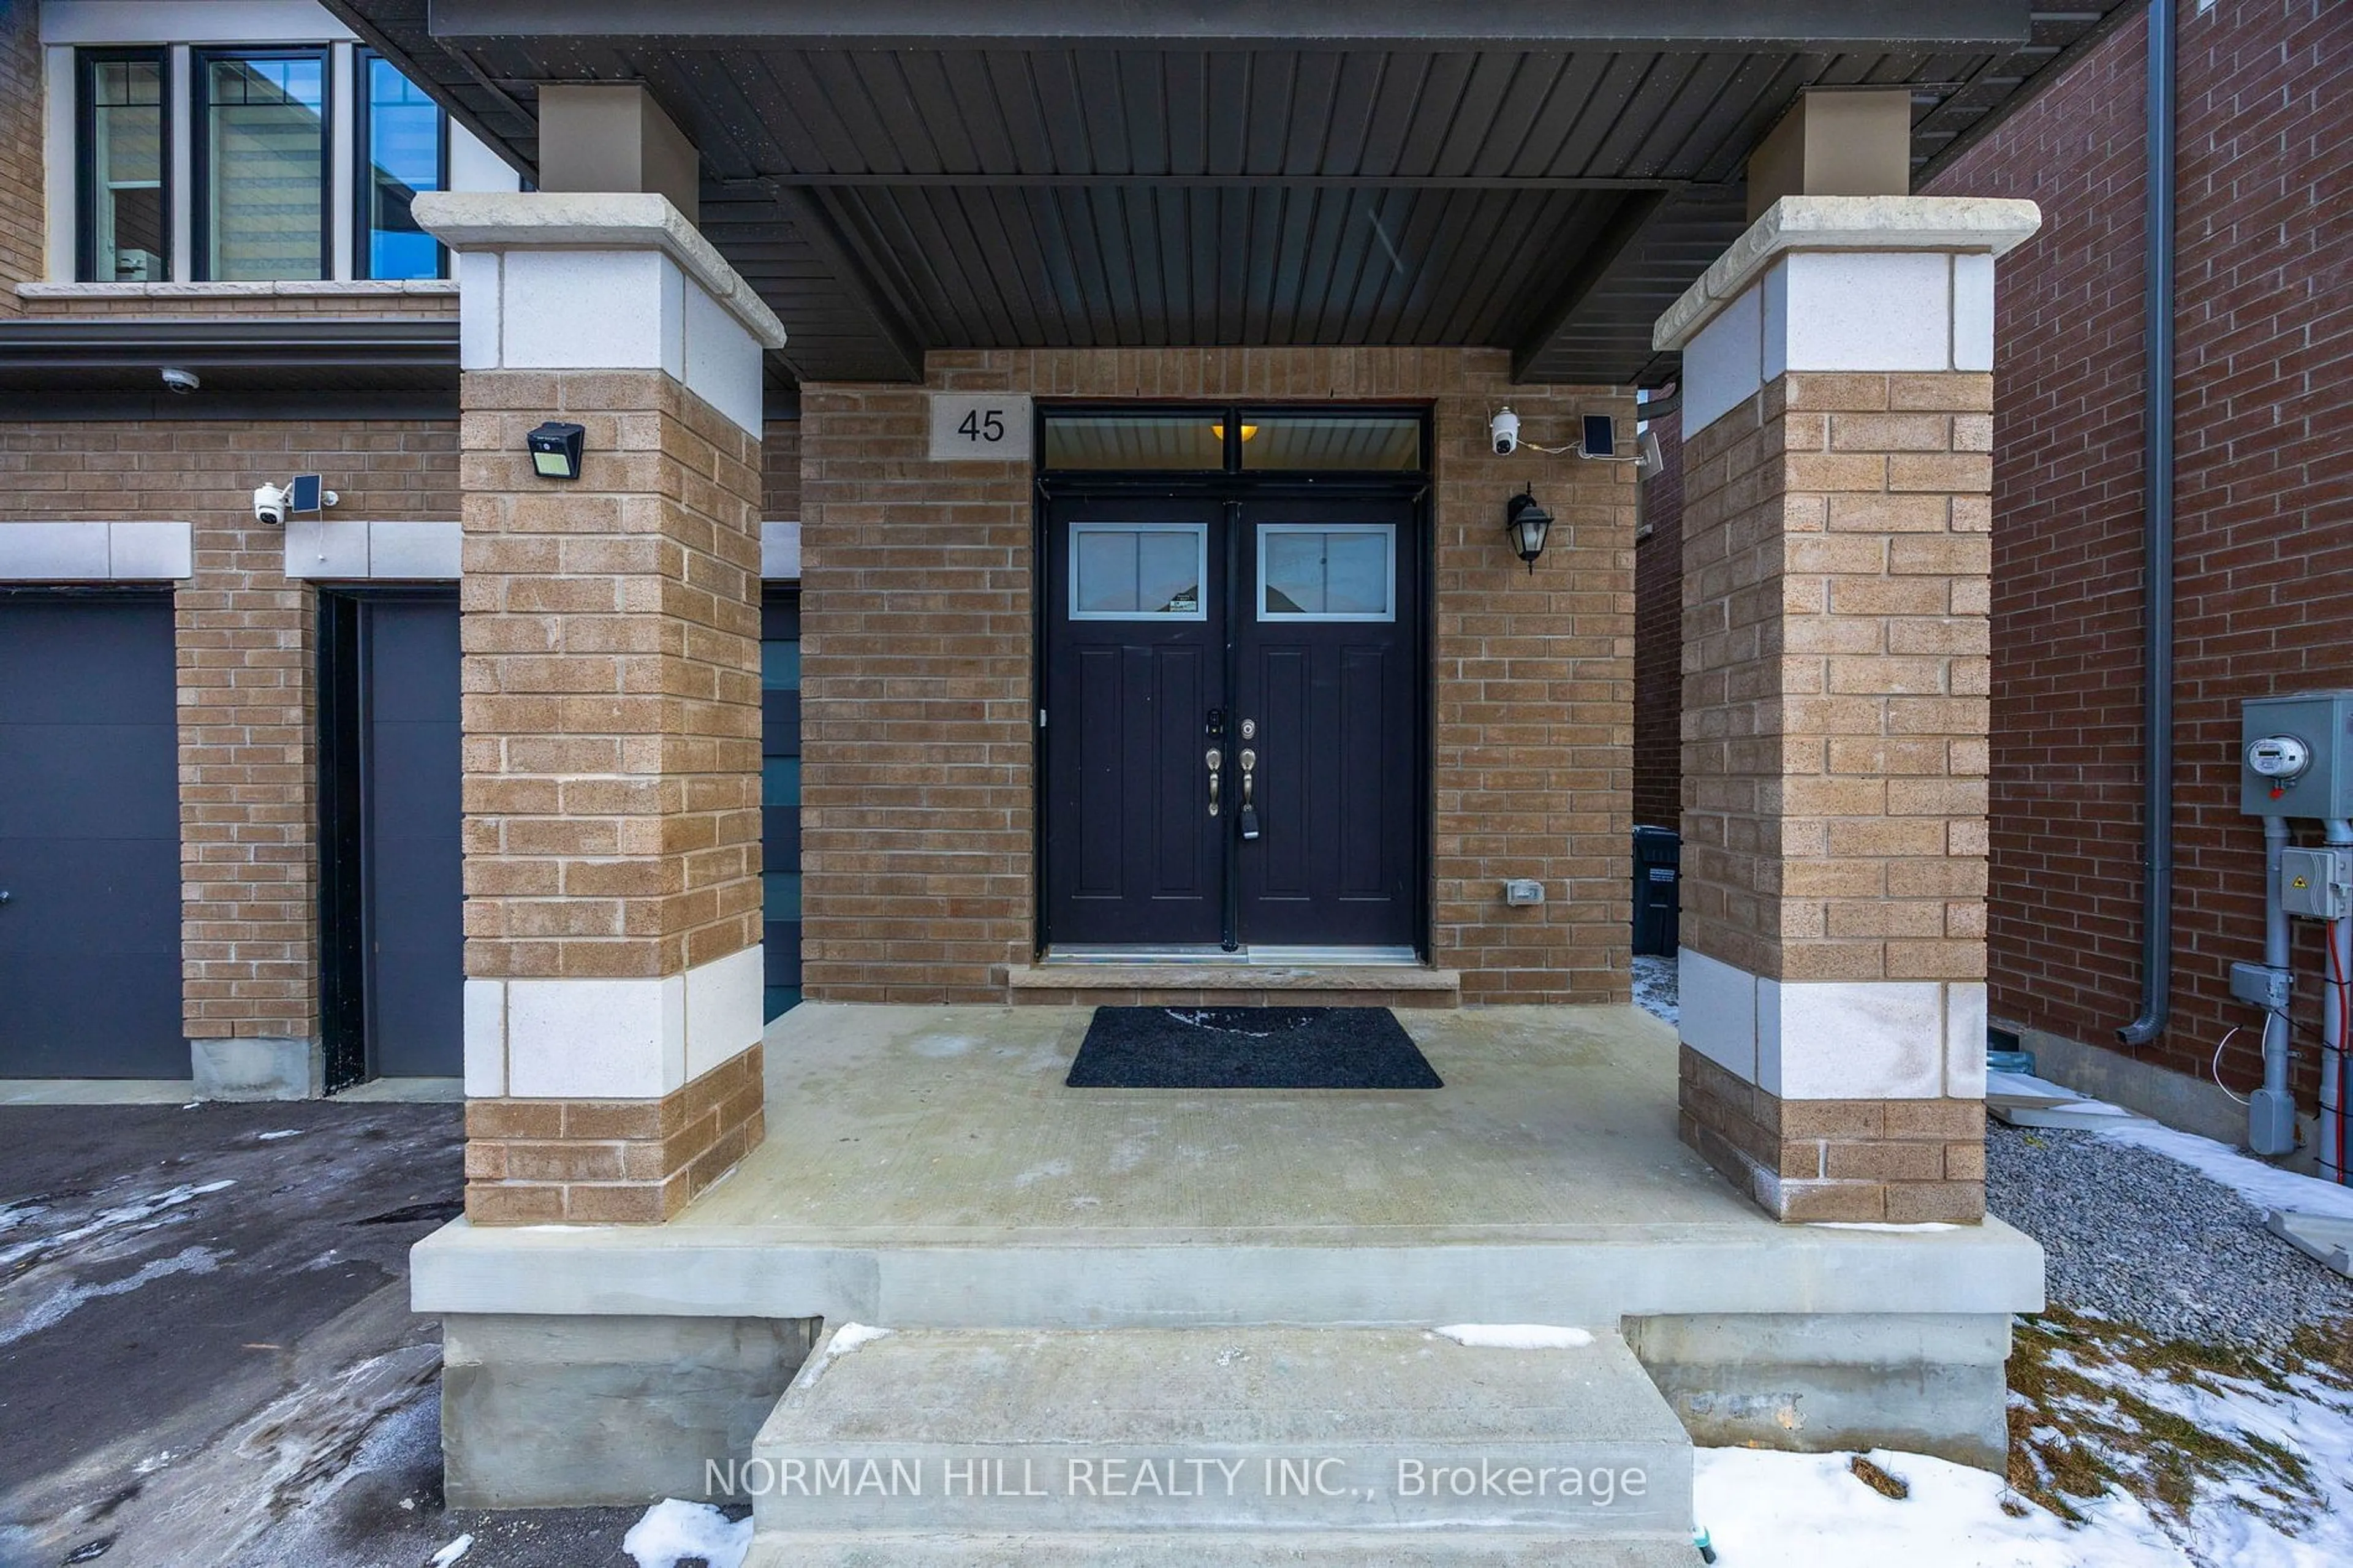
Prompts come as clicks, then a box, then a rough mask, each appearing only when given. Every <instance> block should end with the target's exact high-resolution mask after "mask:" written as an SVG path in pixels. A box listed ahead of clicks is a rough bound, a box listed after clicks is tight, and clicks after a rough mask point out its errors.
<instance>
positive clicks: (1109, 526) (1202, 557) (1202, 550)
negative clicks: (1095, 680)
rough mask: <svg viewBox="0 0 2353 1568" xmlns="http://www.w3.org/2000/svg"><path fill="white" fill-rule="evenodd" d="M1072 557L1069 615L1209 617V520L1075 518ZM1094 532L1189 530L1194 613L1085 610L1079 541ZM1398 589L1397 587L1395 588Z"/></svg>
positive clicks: (1136, 621)
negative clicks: (1194, 574)
mask: <svg viewBox="0 0 2353 1568" xmlns="http://www.w3.org/2000/svg"><path fill="white" fill-rule="evenodd" d="M1070 533H1071V537H1070V543H1069V546H1068V548H1069V551H1070V559H1069V561H1068V563H1067V566H1066V571H1067V574H1068V575H1069V577H1070V589H1069V593H1068V595H1067V596H1068V598H1069V600H1070V604H1069V605H1068V611H1069V615H1070V617H1071V620H1073V621H1125V622H1128V623H1130V624H1132V625H1143V626H1191V625H1198V624H1199V623H1202V622H1206V621H1207V620H1208V618H1209V525H1208V523H1206V522H1119V521H1110V520H1107V519H1101V518H1097V519H1092V520H1088V521H1072V522H1071V529H1070ZM1091 533H1121V534H1142V533H1176V534H1189V535H1191V536H1192V538H1193V540H1194V552H1193V559H1194V563H1195V564H1196V566H1197V567H1198V582H1197V583H1196V584H1195V589H1194V593H1195V595H1196V599H1195V603H1194V605H1193V608H1192V611H1191V613H1189V614H1186V615H1171V614H1168V613H1167V612H1165V611H1159V610H1082V609H1081V608H1079V541H1080V539H1081V538H1082V537H1083V536H1084V535H1087V534H1091ZM1392 592H1394V591H1392Z"/></svg>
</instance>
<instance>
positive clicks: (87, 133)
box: [74, 44, 180, 283]
mask: <svg viewBox="0 0 2353 1568" xmlns="http://www.w3.org/2000/svg"><path fill="white" fill-rule="evenodd" d="M121 64H141V65H152V66H154V67H155V68H156V70H157V73H158V76H159V78H160V79H161V80H162V82H163V84H164V101H163V103H162V104H161V105H159V106H158V112H159V114H160V116H161V119H162V125H161V126H160V128H159V130H158V132H157V137H158V141H159V143H160V148H161V151H160V153H159V156H160V159H161V174H162V177H161V180H160V182H159V186H160V188H159V192H158V195H159V196H160V198H161V200H162V204H163V216H164V233H163V240H164V252H163V257H164V268H163V270H164V275H163V276H162V277H161V278H151V279H147V281H148V282H150V283H168V282H170V281H171V280H172V277H173V269H174V267H175V266H176V265H177V262H178V257H177V255H176V250H177V247H176V244H175V241H176V240H177V239H178V235H177V233H176V232H175V231H176V230H177V228H178V226H179V224H178V218H177V213H178V207H177V205H176V204H177V196H178V193H177V192H176V191H175V190H174V186H173V181H172V176H173V173H174V165H175V164H176V163H178V161H179V159H178V156H177V154H178V148H177V147H175V146H174V142H173V137H174V116H173V113H172V109H173V105H174V101H175V99H176V95H177V93H178V91H179V87H180V84H179V83H177V82H175V81H174V79H173V71H172V50H171V47H170V46H168V45H164V44H153V45H148V44H142V45H135V46H126V47H108V48H77V49H75V50H74V277H75V279H77V280H79V281H80V282H83V283H119V282H121V281H122V279H120V278H100V276H98V93H97V91H96V90H95V83H96V80H97V69H96V68H97V67H99V66H101V65H121Z"/></svg>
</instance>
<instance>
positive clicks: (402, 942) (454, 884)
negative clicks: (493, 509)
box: [364, 595, 466, 1078]
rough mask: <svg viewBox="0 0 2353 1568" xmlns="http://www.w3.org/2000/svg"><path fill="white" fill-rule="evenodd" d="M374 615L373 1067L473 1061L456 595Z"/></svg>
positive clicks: (370, 783)
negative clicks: (468, 1024) (468, 1025)
mask: <svg viewBox="0 0 2353 1568" xmlns="http://www.w3.org/2000/svg"><path fill="white" fill-rule="evenodd" d="M366 615H367V648H368V655H367V681H368V690H367V698H366V702H365V707H366V710H367V715H368V737H367V773H368V776H367V782H366V784H365V786H364V796H365V799H366V801H367V834H368V844H367V850H366V855H367V875H366V882H367V905H368V912H367V932H368V943H369V949H370V951H369V955H368V957H369V983H368V1058H369V1060H368V1068H369V1070H370V1071H372V1072H373V1073H375V1075H376V1076H379V1077H383V1078H454V1077H456V1076H458V1075H459V1073H461V1072H463V1071H464V1070H465V1044H464V1042H465V1019H464V1007H465V990H464V986H465V974H466V952H465V921H464V913H463V910H464V906H465V891H464V870H463V867H464V851H463V839H462V824H463V820H464V818H463V813H462V809H461V800H460V793H459V787H460V784H461V782H462V773H463V748H462V745H461V742H460V737H459V687H460V677H459V667H460V664H461V657H460V654H459V634H458V601H457V597H456V595H448V596H447V597H443V596H438V595H436V596H433V597H429V598H428V597H424V596H421V595H420V596H414V597H402V598H396V599H384V600H379V601H375V602H373V603H370V604H369V605H367V608H366Z"/></svg>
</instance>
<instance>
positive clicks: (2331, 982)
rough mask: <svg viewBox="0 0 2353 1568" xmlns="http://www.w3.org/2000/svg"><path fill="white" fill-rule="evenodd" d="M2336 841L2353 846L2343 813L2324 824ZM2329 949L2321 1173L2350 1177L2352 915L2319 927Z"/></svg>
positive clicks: (2323, 1013)
mask: <svg viewBox="0 0 2353 1568" xmlns="http://www.w3.org/2000/svg"><path fill="white" fill-rule="evenodd" d="M2322 826H2324V828H2325V829H2326V831H2327V841H2328V842H2329V843H2330V844H2332V845H2353V822H2348V821H2346V820H2345V819H2344V818H2342V817H2336V818H2332V819H2331V820H2329V821H2328V822H2327V823H2325V824H2323V825H2322ZM2320 934H2321V937H2322V940H2323V941H2324V942H2327V947H2328V952H2327V956H2326V958H2325V960H2324V962H2323V963H2322V965H2321V971H2320V974H2321V991H2320V1173H2321V1175H2322V1176H2323V1177H2324V1178H2326V1179H2327V1180H2328V1181H2332V1182H2339V1183H2341V1182H2343V1181H2344V1180H2345V1088H2346V1084H2345V1040H2346V1012H2347V1009H2348V1006H2353V919H2348V918H2346V917H2343V916H2339V917H2338V918H2337V919H2336V920H2333V921H2329V922H2328V923H2327V925H2324V926H2322V927H2321V928H2320Z"/></svg>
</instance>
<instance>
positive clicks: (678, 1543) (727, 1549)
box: [621, 1498, 752, 1568]
mask: <svg viewBox="0 0 2353 1568" xmlns="http://www.w3.org/2000/svg"><path fill="white" fill-rule="evenodd" d="M621 1550H622V1551H623V1552H627V1553H628V1556H629V1559H630V1560H631V1561H632V1562H634V1563H637V1565H638V1568H678V1565H679V1563H682V1562H686V1561H690V1560H691V1559H693V1558H697V1557H699V1558H701V1559H702V1561H703V1562H704V1563H708V1564H710V1568H744V1554H745V1553H746V1552H750V1551H751V1550H752V1521H750V1520H749V1519H742V1520H730V1519H729V1518H728V1517H727V1516H726V1515H725V1514H723V1513H722V1512H720V1511H719V1510H717V1509H715V1508H713V1507H712V1506H711V1505H710V1504H709V1503H707V1502H681V1501H680V1500H678V1499H676V1498H664V1499H662V1500H661V1501H659V1502H658V1503H656V1504H654V1506H653V1507H651V1508H649V1509H648V1510H646V1511H645V1517H644V1518H642V1519H640V1520H638V1522H637V1523H635V1524H633V1525H631V1526H629V1532H628V1534H627V1535H625V1536H623V1537H621Z"/></svg>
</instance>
